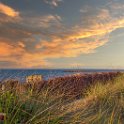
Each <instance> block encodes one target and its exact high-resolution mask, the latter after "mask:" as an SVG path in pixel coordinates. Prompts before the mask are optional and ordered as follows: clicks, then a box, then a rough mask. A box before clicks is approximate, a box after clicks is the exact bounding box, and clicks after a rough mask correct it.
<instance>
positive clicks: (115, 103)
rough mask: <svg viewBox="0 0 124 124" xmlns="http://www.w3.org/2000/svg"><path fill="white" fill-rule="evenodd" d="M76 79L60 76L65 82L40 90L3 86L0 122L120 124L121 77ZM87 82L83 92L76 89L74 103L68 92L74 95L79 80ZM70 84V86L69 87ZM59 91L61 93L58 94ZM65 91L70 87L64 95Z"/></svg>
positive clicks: (123, 101)
mask: <svg viewBox="0 0 124 124" xmlns="http://www.w3.org/2000/svg"><path fill="white" fill-rule="evenodd" d="M101 75H102V76H101ZM106 75H107V76H106ZM108 75H109V76H108ZM91 76H92V77H93V78H91ZM79 77H80V75H79V76H73V78H72V79H71V78H70V77H69V78H67V77H66V78H65V77H64V79H66V80H65V82H64V79H62V78H58V80H55V79H52V81H50V80H49V81H48V82H46V85H44V86H42V88H41V89H40V90H39V87H38V90H37V88H36V89H34V88H33V87H29V86H28V85H26V84H21V85H20V84H19V83H17V84H16V85H14V84H13V83H12V82H9V83H7V84H6V85H5V88H4V90H2V89H1V91H0V113H5V114H6V117H5V121H4V123H5V124H122V123H123V121H124V120H123V117H124V83H123V80H124V77H123V74H120V73H118V74H116V75H115V74H112V75H111V74H110V73H107V74H100V75H97V74H95V75H86V77H83V78H81V77H80V78H79ZM101 77H102V79H101ZM105 77H106V78H105ZM108 77H109V78H108ZM81 79H82V80H81ZM88 80H89V81H90V83H89V84H90V85H89V84H88V85H87V88H86V87H85V88H86V89H85V88H82V91H81V89H80V90H79V91H80V93H81V94H82V95H81V96H80V98H78V100H77V97H76V96H77V95H75V94H70V93H72V91H76V92H77V91H78V88H79V84H81V81H83V82H82V83H83V84H84V83H87V82H88ZM53 81H54V82H53ZM61 81H62V82H61ZM84 81H86V82H84ZM57 82H58V83H57ZM71 82H72V87H69V86H70V84H71ZM61 83H62V84H61ZM73 83H77V84H73ZM50 84H51V85H50ZM53 84H54V85H53ZM59 84H61V85H60V86H59ZM67 86H68V87H67ZM82 86H84V85H81V87H82ZM85 86H86V84H85ZM61 88H65V90H63V92H62V90H61ZM66 88H67V89H69V88H70V90H69V91H68V92H69V93H68V94H67V89H66ZM71 88H72V89H71ZM70 91H71V92H70Z"/></svg>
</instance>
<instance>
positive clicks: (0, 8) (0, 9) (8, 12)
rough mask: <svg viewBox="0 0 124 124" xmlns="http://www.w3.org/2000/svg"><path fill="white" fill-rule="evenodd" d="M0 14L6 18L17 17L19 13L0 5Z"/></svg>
mask: <svg viewBox="0 0 124 124" xmlns="http://www.w3.org/2000/svg"><path fill="white" fill-rule="evenodd" d="M0 13H3V14H5V15H7V16H11V17H17V16H19V12H17V11H15V10H14V9H13V8H11V7H9V6H7V5H5V4H3V3H0Z"/></svg>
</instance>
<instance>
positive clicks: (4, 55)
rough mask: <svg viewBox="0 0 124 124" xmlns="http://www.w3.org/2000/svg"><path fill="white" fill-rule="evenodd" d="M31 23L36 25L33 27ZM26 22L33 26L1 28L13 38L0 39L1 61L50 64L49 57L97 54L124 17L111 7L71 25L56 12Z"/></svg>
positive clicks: (122, 24) (122, 22)
mask: <svg viewBox="0 0 124 124" xmlns="http://www.w3.org/2000/svg"><path fill="white" fill-rule="evenodd" d="M118 8H119V7H118ZM119 9H120V8H119ZM85 12H86V11H85ZM4 13H5V12H4ZM23 21H24V20H23ZM31 21H32V22H31ZM24 22H25V21H24ZM24 22H22V23H21V24H23V23H24ZM87 22H89V23H88V24H87ZM85 23H86V24H85ZM31 24H34V27H30V26H32V25H31ZM35 24H37V26H36V25H35ZM26 25H27V27H30V28H29V29H27V27H26V28H25V27H24V26H23V27H21V28H20V25H19V26H18V25H17V26H15V27H17V28H14V29H13V28H12V27H11V28H10V29H9V28H8V27H6V25H5V26H4V27H5V32H2V31H4V30H2V31H1V33H0V34H3V37H6V39H7V37H8V39H11V41H7V40H0V60H2V61H11V62H13V63H15V65H16V67H48V66H51V65H52V64H51V63H49V62H48V61H47V59H48V58H60V57H68V58H69V57H78V56H79V55H81V54H90V53H94V52H95V51H96V49H97V48H99V47H101V46H103V45H105V44H106V43H107V42H108V41H109V34H110V33H111V32H112V31H114V30H116V29H117V28H121V27H124V17H123V16H122V17H119V18H118V17H117V18H116V17H113V16H112V15H111V13H110V12H109V10H107V9H101V10H100V11H98V12H97V14H96V15H95V16H88V17H87V18H86V20H83V21H82V19H81V20H80V23H79V24H75V25H74V26H72V27H69V28H68V27H66V26H63V25H62V19H61V17H60V16H57V15H46V16H43V17H40V18H38V19H35V18H34V19H32V20H30V22H29V24H28V23H26ZM55 25H59V27H60V29H58V30H53V29H55V27H54V26H55ZM35 26H36V27H37V28H35ZM51 27H52V28H51ZM63 29H64V30H63ZM35 38H36V39H35ZM40 38H41V40H40V41H39V39H40ZM13 40H14V41H13ZM53 65H54V64H53ZM72 65H74V64H72Z"/></svg>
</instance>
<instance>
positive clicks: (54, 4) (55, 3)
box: [44, 0, 62, 7]
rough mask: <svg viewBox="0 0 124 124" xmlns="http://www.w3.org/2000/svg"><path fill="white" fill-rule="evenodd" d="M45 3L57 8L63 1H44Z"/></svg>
mask: <svg viewBox="0 0 124 124" xmlns="http://www.w3.org/2000/svg"><path fill="white" fill-rule="evenodd" d="M44 1H45V3H47V4H49V5H51V6H54V7H57V6H58V5H59V3H60V2H62V0H44Z"/></svg>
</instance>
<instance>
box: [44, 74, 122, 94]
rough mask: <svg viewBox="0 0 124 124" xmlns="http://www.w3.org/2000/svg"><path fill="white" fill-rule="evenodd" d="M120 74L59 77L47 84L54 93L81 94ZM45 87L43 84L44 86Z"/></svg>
mask: <svg viewBox="0 0 124 124" xmlns="http://www.w3.org/2000/svg"><path fill="white" fill-rule="evenodd" d="M121 74H122V73H120V72H108V73H95V74H75V75H72V76H65V77H58V78H54V79H49V80H48V81H46V82H45V84H47V85H48V86H50V87H51V89H52V90H53V91H56V90H58V89H59V92H64V93H66V94H68V95H70V94H71V95H72V94H73V95H77V94H80V93H81V92H82V91H83V89H86V87H88V86H89V85H91V84H93V83H96V82H99V81H100V82H103V83H106V82H107V81H109V80H110V81H112V80H113V79H114V78H116V77H118V76H120V75H121ZM42 86H43V84H42Z"/></svg>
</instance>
